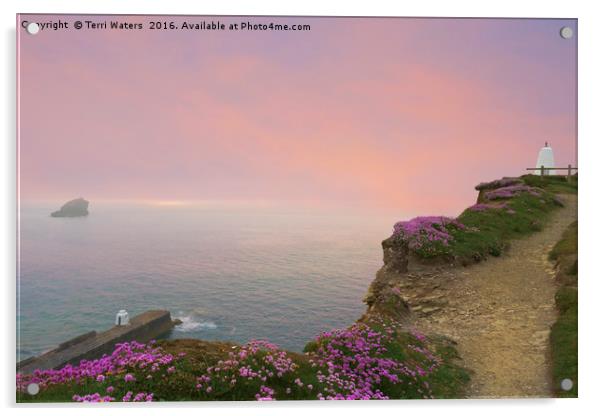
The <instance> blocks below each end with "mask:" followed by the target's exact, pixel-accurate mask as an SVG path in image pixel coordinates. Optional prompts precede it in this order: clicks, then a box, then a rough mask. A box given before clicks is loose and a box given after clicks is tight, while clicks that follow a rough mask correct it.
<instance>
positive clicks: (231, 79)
mask: <svg viewBox="0 0 602 416" xmlns="http://www.w3.org/2000/svg"><path fill="white" fill-rule="evenodd" d="M59 18H61V19H62V20H63V21H68V22H71V24H72V23H73V22H74V21H76V20H86V19H82V18H81V17H77V16H22V19H24V20H30V21H40V22H46V21H50V20H54V21H57V20H58V19H59ZM88 19H89V18H88ZM211 19H213V20H218V18H216V17H213V18H210V17H205V18H204V20H211ZM91 20H94V21H97V22H103V21H105V20H106V21H110V20H121V21H128V22H141V23H144V24H145V25H148V22H149V21H150V20H163V21H170V20H171V21H174V22H176V24H177V25H179V24H180V23H181V22H182V21H184V20H186V21H191V22H198V21H200V20H203V18H199V17H178V18H169V17H153V18H143V17H120V18H119V19H116V18H114V17H113V18H111V17H108V16H95V17H94V18H93V19H91ZM219 20H220V21H222V22H223V23H226V24H229V23H231V22H241V21H252V22H264V23H269V22H276V23H283V24H284V23H288V24H293V23H297V24H298V23H306V24H310V25H311V31H297V32H270V31H257V32H248V31H224V32H207V31H186V30H173V31H169V30H167V31H166V30H154V31H153V30H148V29H145V30H141V31H135V30H130V31H116V30H97V31H93V30H83V29H82V30H79V31H76V30H64V31H60V30H59V31H52V30H43V31H41V32H40V33H38V34H37V35H35V36H31V35H28V34H27V33H26V32H25V31H23V30H20V31H19V35H18V40H19V81H20V83H19V85H20V91H19V99H20V107H19V110H20V112H19V114H20V123H19V134H20V192H21V199H22V200H23V201H35V200H65V199H69V198H72V197H77V196H80V195H81V196H84V197H86V198H87V199H90V200H92V201H100V200H154V201H207V200H211V201H233V202H235V201H255V202H258V203H271V202H274V203H294V204H307V205H308V206H311V205H321V204H324V205H330V206H339V207H347V208H352V207H361V208H368V209H375V210H376V209H393V210H400V211H404V212H422V213H424V214H427V213H432V214H437V213H457V212H458V211H460V210H461V209H462V208H463V207H465V206H466V205H469V204H471V203H472V202H473V199H474V197H475V191H474V189H473V187H474V185H476V184H477V183H479V182H481V181H484V180H490V179H495V178H498V177H501V176H511V175H519V174H522V173H523V172H524V168H526V167H531V166H532V165H534V164H535V160H536V157H537V152H538V151H539V148H540V147H541V146H542V145H543V143H544V141H546V140H547V141H549V142H551V144H552V147H553V148H554V151H555V154H556V159H557V164H559V165H567V164H568V163H572V164H573V165H575V158H576V151H575V150H576V133H575V131H576V110H575V106H576V102H575V99H576V38H573V39H569V40H565V39H563V38H561V37H560V36H559V30H560V28H561V27H562V26H571V27H572V28H573V29H574V30H575V32H576V29H577V28H576V22H575V21H574V20H564V21H563V20H484V19H466V20H463V19H393V18H385V19H382V18H381V19H365V18H353V19H351V18H268V17H262V18H253V19H250V18H239V17H233V18H228V19H226V18H221V19H219Z"/></svg>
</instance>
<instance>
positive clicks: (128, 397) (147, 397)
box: [121, 391, 153, 402]
mask: <svg viewBox="0 0 602 416" xmlns="http://www.w3.org/2000/svg"><path fill="white" fill-rule="evenodd" d="M121 401H122V402H152V401H153V393H145V392H143V391H141V392H140V393H138V394H136V395H134V393H133V392H131V391H128V392H127V393H126V394H125V396H123V399H121Z"/></svg>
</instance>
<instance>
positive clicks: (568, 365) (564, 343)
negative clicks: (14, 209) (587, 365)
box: [549, 221, 578, 397]
mask: <svg viewBox="0 0 602 416" xmlns="http://www.w3.org/2000/svg"><path fill="white" fill-rule="evenodd" d="M577 230H578V224H577V221H575V222H574V223H572V224H571V225H569V226H568V228H567V229H566V230H565V231H564V233H563V234H562V238H561V239H560V240H559V241H558V242H557V243H556V245H554V247H553V248H552V250H551V251H550V253H549V257H550V259H551V260H555V261H557V262H558V263H559V264H561V265H562V264H563V263H566V261H565V259H573V258H574V256H575V255H577V235H578V231H577ZM560 273H563V270H561V271H560ZM566 273H567V274H568V275H570V276H575V277H574V279H564V282H565V285H564V286H562V287H561V288H560V289H558V291H557V292H556V308H557V309H558V314H559V316H558V320H557V321H556V323H555V324H554V325H553V326H552V331H551V333H550V343H551V347H552V374H553V379H554V386H555V394H556V396H557V397H577V395H578V386H577V379H578V366H577V364H578V344H577V342H578V289H577V286H576V283H577V260H574V261H573V262H572V263H570V266H568V268H567V270H566ZM565 378H568V379H570V380H572V382H573V388H572V389H571V390H569V391H565V390H563V389H562V388H560V383H561V382H562V380H564V379H565Z"/></svg>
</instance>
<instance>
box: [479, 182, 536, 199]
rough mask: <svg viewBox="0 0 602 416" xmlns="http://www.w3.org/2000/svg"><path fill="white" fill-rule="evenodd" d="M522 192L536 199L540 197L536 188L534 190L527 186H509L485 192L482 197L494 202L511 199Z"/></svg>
mask: <svg viewBox="0 0 602 416" xmlns="http://www.w3.org/2000/svg"><path fill="white" fill-rule="evenodd" d="M524 192H526V193H529V194H530V195H533V196H537V197H539V196H541V190H540V189H538V188H534V187H532V186H529V185H511V186H505V187H503V188H498V189H494V190H491V191H487V192H485V195H484V197H485V199H486V200H488V201H494V200H496V199H508V198H513V197H515V196H516V195H518V194H520V193H524Z"/></svg>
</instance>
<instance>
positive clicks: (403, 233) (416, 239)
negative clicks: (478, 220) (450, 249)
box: [393, 216, 466, 254]
mask: <svg viewBox="0 0 602 416" xmlns="http://www.w3.org/2000/svg"><path fill="white" fill-rule="evenodd" d="M465 228H466V227H465V226H464V224H462V223H460V222H459V221H457V220H455V219H453V218H449V217H440V216H431V217H416V218H413V219H411V220H409V221H400V222H398V223H397V224H395V225H394V227H393V236H395V237H399V238H402V239H403V240H404V241H407V242H408V246H409V247H410V249H412V250H416V251H420V250H422V251H425V250H426V251H429V250H436V248H435V247H434V243H439V244H440V245H443V246H448V245H449V243H450V242H451V241H452V240H453V239H454V237H453V235H452V234H451V233H450V231H452V230H463V229H465ZM433 254H434V253H433Z"/></svg>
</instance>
